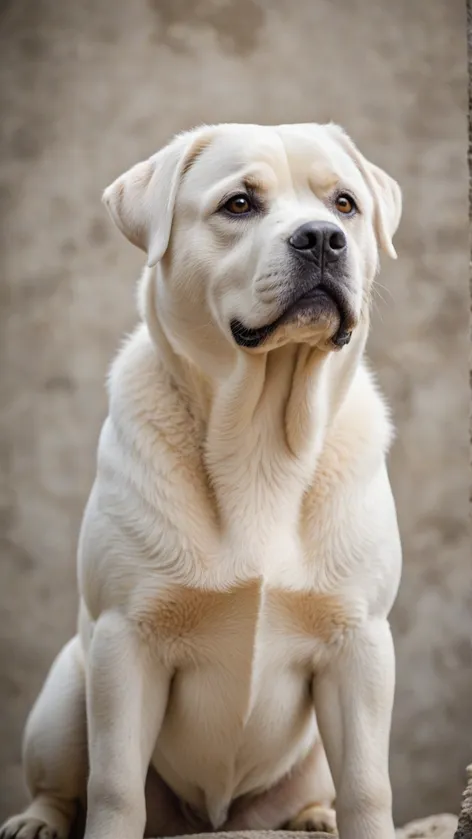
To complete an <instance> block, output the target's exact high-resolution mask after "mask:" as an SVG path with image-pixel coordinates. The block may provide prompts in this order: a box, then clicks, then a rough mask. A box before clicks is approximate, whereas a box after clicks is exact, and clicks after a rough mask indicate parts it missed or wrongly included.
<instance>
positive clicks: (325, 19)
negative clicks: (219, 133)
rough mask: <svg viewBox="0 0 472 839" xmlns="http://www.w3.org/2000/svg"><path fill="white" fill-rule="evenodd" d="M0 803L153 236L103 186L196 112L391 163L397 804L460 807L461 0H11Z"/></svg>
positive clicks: (417, 810) (465, 661)
mask: <svg viewBox="0 0 472 839" xmlns="http://www.w3.org/2000/svg"><path fill="white" fill-rule="evenodd" d="M1 8H2V9H3V15H2V18H1V44H0V63H1V68H0V87H1V97H2V101H1V131H2V156H1V162H0V201H1V211H2V238H3V241H2V251H1V258H2V270H1V281H2V285H1V307H2V308H1V311H2V327H1V342H2V346H1V397H2V399H1V402H2V414H1V429H0V430H1V457H2V474H3V477H4V481H3V482H2V496H1V504H2V508H1V509H2V556H1V562H0V592H1V593H0V601H1V639H0V640H1V647H0V656H1V662H0V663H1V699H0V701H1V708H0V753H1V767H0V772H1V775H0V811H1V813H0V815H1V816H2V817H3V816H4V815H5V814H6V813H7V812H9V811H11V810H14V809H15V808H16V807H18V806H19V805H20V804H21V803H22V802H23V800H24V791H23V787H22V781H21V771H20V733H21V729H22V726H23V722H24V719H25V715H26V713H27V710H28V708H29V707H30V704H31V702H32V700H33V698H34V696H35V694H36V692H37V690H38V688H39V686H40V684H41V682H42V679H43V677H44V675H45V672H46V669H47V667H48V665H49V663H50V662H51V659H52V657H53V656H54V654H55V653H56V651H57V650H58V648H59V646H60V645H61V644H62V642H63V641H64V640H65V639H66V638H68V636H70V635H71V633H72V632H73V631H74V621H75V608H76V593H75V569H74V551H75V544H76V539H77V532H78V527H79V522H80V517H81V512H82V508H83V505H84V502H85V499H86V496H87V492H88V490H89V487H90V484H91V481H92V477H93V471H94V454H95V446H96V440H97V435H98V431H99V427H100V423H101V421H102V420H103V418H104V415H105V410H106V408H105V396H104V389H103V380H104V375H105V371H106V368H107V365H108V363H109V360H110V358H111V356H112V355H113V353H114V351H115V349H116V347H117V345H118V342H119V340H120V336H121V335H122V334H123V332H124V331H125V330H127V329H128V328H129V327H131V325H132V324H133V323H134V321H135V308H134V298H133V295H134V284H135V279H136V276H137V272H138V270H139V267H140V264H141V258H140V254H139V253H138V252H137V251H136V252H135V251H133V249H132V248H131V247H130V246H129V245H127V244H126V243H125V241H124V240H122V239H120V238H119V236H118V234H117V233H116V231H115V230H114V229H112V226H111V223H110V222H109V221H108V219H107V217H106V214H105V211H104V209H103V208H102V206H101V204H100V193H101V190H102V189H103V187H105V186H106V185H107V184H108V182H109V181H110V180H111V179H112V178H114V177H115V176H116V175H117V174H118V173H120V172H121V171H122V170H123V169H124V168H125V167H128V166H129V165H131V164H132V163H134V162H135V161H137V160H138V159H140V158H141V157H143V156H145V155H147V154H149V153H151V152H153V151H154V150H155V149H157V147H159V145H161V144H162V143H164V142H165V141H166V139H167V138H169V136H170V135H171V134H172V133H173V132H174V131H177V130H179V129H181V128H184V127H189V126H191V125H194V124H195V123H199V122H204V121H206V122H213V121H224V120H226V121H238V120H239V121H246V122H247V121H261V122H281V121H283V122H288V121H295V120H296V121H309V120H315V121H325V120H329V119H334V120H336V121H338V122H341V123H342V124H344V125H345V126H346V128H347V129H348V131H349V132H350V133H351V134H352V135H353V137H354V138H355V140H356V141H357V142H358V143H359V145H360V146H361V148H362V149H363V150H364V151H365V152H366V153H367V154H368V155H370V156H371V157H372V158H373V159H375V160H376V161H377V162H378V163H380V164H381V165H383V166H384V167H385V168H387V169H388V170H389V171H390V172H391V173H392V174H393V175H394V176H396V177H397V178H398V180H399V181H400V183H401V184H402V186H403V189H404V199H405V214H404V219H403V222H402V226H401V229H400V232H399V235H398V239H397V248H398V252H399V261H398V262H397V263H395V264H393V263H392V264H388V265H387V264H385V266H384V272H383V274H382V275H381V278H380V282H381V284H382V285H381V286H379V294H378V297H377V303H376V308H375V316H374V322H375V328H374V333H373V336H372V340H371V356H372V359H373V360H374V362H375V365H376V367H377V369H378V372H379V377H380V381H381V383H382V385H383V387H384V389H385V391H386V393H387V395H388V397H389V399H390V401H391V403H392V404H393V407H394V411H395V417H396V420H397V425H398V439H397V443H396V445H395V448H394V451H393V453H392V457H391V476H392V480H393V484H394V489H395V493H396V497H397V502H398V511H399V519H400V524H401V529H402V533H403V541H404V550H405V571H404V576H403V583H402V588H401V592H400V596H399V600H398V604H397V606H396V608H395V611H394V614H393V626H394V631H395V637H396V646H397V653H398V690H397V702H396V711H395V719H394V728H393V744H392V772H393V781H394V787H395V797H396V813H397V817H398V820H399V821H403V820H406V819H407V818H409V817H412V816H417V815H422V814H424V813H427V812H428V811H429V812H433V811H439V810H447V809H450V810H457V809H458V806H459V798H460V790H461V788H462V786H463V778H462V772H463V768H464V766H465V764H466V762H468V761H470V760H471V759H472V729H471V726H472V721H471V716H470V707H471V700H472V661H471V651H470V638H471V634H472V597H471V591H472V585H471V575H470V567H469V566H470V543H469V538H468V533H467V514H468V509H467V507H468V502H467V498H468V484H469V475H468V448H467V415H468V364H467V354H468V351H467V343H468V342H467V321H468V309H469V298H468V291H467V266H468V256H467V250H468V247H467V200H466V199H467V170H466V119H465V109H466V35H465V4H464V2H463V0H447V2H444V0H396V2H392V1H391V0H375V2H371V1H370V0H336V2H332V0H193V2H192V0H132V2H125V0H94V2H92V0H16V1H15V2H13V1H12V2H3V3H2V4H1Z"/></svg>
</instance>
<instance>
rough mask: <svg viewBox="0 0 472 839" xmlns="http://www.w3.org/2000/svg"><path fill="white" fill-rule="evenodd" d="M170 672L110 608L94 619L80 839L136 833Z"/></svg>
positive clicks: (122, 838) (121, 838)
mask: <svg viewBox="0 0 472 839" xmlns="http://www.w3.org/2000/svg"><path fill="white" fill-rule="evenodd" d="M168 690H169V675H168V674H167V672H166V671H165V669H164V667H163V666H162V665H161V664H160V662H159V661H158V660H157V659H156V658H155V657H154V656H152V655H151V651H150V650H149V648H148V647H147V646H146V644H145V643H144V642H143V640H142V639H141V638H140V637H139V635H138V633H137V631H136V628H135V627H134V626H133V625H131V624H130V623H129V622H128V621H127V620H126V619H125V618H123V617H122V616H121V615H119V614H117V613H110V612H109V613H106V614H104V615H103V616H101V617H100V618H99V620H98V622H97V624H96V626H95V629H94V634H93V639H92V645H91V649H90V653H89V668H88V672H87V719H88V741H89V760H90V775H89V783H88V792H87V825H86V833H85V837H86V839H141V837H142V836H143V833H144V828H145V822H146V805H145V794H144V784H145V778H146V772H147V769H148V766H149V762H150V759H151V755H152V751H153V748H154V745H155V742H156V737H157V734H158V731H159V728H160V726H161V723H162V720H163V717H164V713H165V709H166V704H167V698H168Z"/></svg>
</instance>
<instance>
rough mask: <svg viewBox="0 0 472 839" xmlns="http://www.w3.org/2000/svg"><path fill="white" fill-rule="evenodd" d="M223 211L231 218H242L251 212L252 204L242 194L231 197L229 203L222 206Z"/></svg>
mask: <svg viewBox="0 0 472 839" xmlns="http://www.w3.org/2000/svg"><path fill="white" fill-rule="evenodd" d="M223 209H224V210H226V212H227V213H230V214H231V215H232V216H244V215H247V214H248V213H250V212H251V210H252V204H251V202H250V200H249V198H248V196H247V195H245V193H244V192H240V193H239V195H233V197H232V198H230V199H229V201H227V202H226V204H224V206H223Z"/></svg>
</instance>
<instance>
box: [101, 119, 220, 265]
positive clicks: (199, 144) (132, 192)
mask: <svg viewBox="0 0 472 839" xmlns="http://www.w3.org/2000/svg"><path fill="white" fill-rule="evenodd" d="M209 142H210V132H209V130H208V129H207V128H198V129H195V130H194V131H188V132H186V133H184V134H179V135H178V136H177V137H175V139H174V140H172V142H171V143H169V145H167V146H165V147H164V148H163V149H161V151H159V152H157V154H155V155H153V156H152V157H150V158H149V159H148V160H144V161H142V162H141V163H137V164H136V166H133V167H132V168H131V169H129V170H128V172H125V173H124V175H121V176H120V177H119V178H117V179H116V181H114V182H113V183H112V184H111V185H110V186H109V187H107V189H106V190H105V192H104V193H103V198H102V200H103V203H104V204H105V206H106V207H107V209H108V212H109V213H110V215H111V217H112V219H113V221H114V222H115V224H116V226H117V227H118V228H119V230H121V232H122V233H123V234H124V235H125V236H126V238H127V239H129V241H130V242H132V244H133V245H136V246H137V247H138V248H141V250H143V251H145V252H146V253H147V256H148V260H147V264H148V266H150V267H152V266H153V265H156V264H157V263H158V262H159V260H161V259H162V257H163V256H164V254H165V252H166V250H167V246H168V244H169V239H170V233H171V228H172V219H173V214H174V205H175V199H176V196H177V191H178V188H179V184H180V181H181V178H182V175H183V174H184V172H185V171H186V170H187V169H188V168H189V166H190V165H191V164H192V163H193V161H194V160H195V158H196V157H197V156H198V154H200V152H202V151H203V149H204V148H205V147H206V146H207V145H208V143H209Z"/></svg>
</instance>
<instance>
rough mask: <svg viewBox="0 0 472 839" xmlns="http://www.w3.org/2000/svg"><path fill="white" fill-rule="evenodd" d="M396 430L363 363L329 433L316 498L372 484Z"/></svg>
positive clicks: (318, 474) (315, 486) (319, 462)
mask: <svg viewBox="0 0 472 839" xmlns="http://www.w3.org/2000/svg"><path fill="white" fill-rule="evenodd" d="M393 435H394V429H393V423H392V420H391V416H390V410H389V407H388V405H387V402H386V400H385V398H384V396H383V394H382V392H381V390H380V388H379V387H378V385H377V382H376V380H375V377H374V375H373V373H372V371H371V370H370V368H369V366H368V364H367V363H362V364H361V365H360V367H359V369H358V371H357V372H356V375H355V378H354V380H353V382H352V384H351V387H350V389H349V391H348V393H347V395H346V397H345V400H344V402H343V404H342V406H341V407H340V409H339V411H338V414H337V415H336V418H335V421H334V423H333V425H332V427H331V428H330V429H329V430H328V433H327V435H326V439H325V444H324V447H323V450H322V452H321V455H320V458H319V461H318V465H317V469H316V473H315V479H314V483H313V487H312V494H313V493H314V494H316V495H317V496H318V497H319V498H320V497H323V496H325V495H326V496H328V495H331V493H332V492H333V490H334V488H335V486H344V487H346V486H351V487H352V486H353V485H354V486H355V485H361V484H362V483H364V482H365V481H368V480H369V479H370V477H371V476H373V475H374V474H375V473H376V472H377V471H378V470H379V468H380V467H381V466H382V465H383V463H384V461H385V457H386V455H387V453H388V450H389V448H390V445H391V442H392V440H393Z"/></svg>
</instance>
